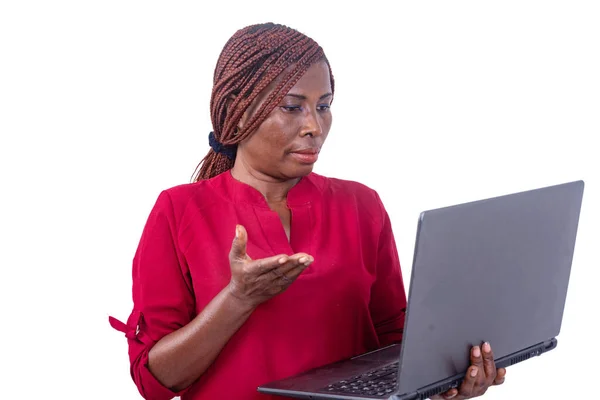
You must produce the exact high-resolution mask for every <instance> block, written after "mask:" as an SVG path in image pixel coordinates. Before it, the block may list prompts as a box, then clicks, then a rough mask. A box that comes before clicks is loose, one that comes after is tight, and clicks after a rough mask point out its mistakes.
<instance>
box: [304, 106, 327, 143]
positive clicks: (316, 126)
mask: <svg viewBox="0 0 600 400" xmlns="http://www.w3.org/2000/svg"><path fill="white" fill-rule="evenodd" d="M302 122H303V123H302V131H301V132H300V136H302V137H304V136H312V137H315V136H321V135H322V134H323V127H322V126H321V121H320V117H319V114H318V111H317V110H308V111H307V112H306V113H305V115H304V119H303V121H302Z"/></svg>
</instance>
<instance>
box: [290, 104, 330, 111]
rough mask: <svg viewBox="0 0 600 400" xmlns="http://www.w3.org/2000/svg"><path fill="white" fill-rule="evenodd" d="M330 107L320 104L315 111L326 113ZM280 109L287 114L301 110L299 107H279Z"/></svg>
mask: <svg viewBox="0 0 600 400" xmlns="http://www.w3.org/2000/svg"><path fill="white" fill-rule="evenodd" d="M330 107H331V106H330V105H328V104H321V105H319V106H317V110H319V111H327V110H329V108H330ZM281 108H282V109H283V110H284V111H287V112H294V111H300V110H302V107H300V106H281Z"/></svg>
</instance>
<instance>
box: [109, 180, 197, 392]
mask: <svg viewBox="0 0 600 400" xmlns="http://www.w3.org/2000/svg"><path fill="white" fill-rule="evenodd" d="M177 243H178V240H177V224H176V220H175V216H174V212H173V204H172V202H171V198H170V196H169V194H168V193H167V192H162V193H161V194H160V196H159V197H158V200H157V201H156V204H155V205H154V208H153V209H152V212H151V213H150V216H149V218H148V220H147V222H146V225H145V227H144V230H143V233H142V237H141V239H140V243H139V246H138V248H137V251H136V253H135V257H134V260H133V311H132V313H131V315H130V316H129V318H128V320H127V324H123V323H122V322H120V321H118V320H116V319H114V318H112V317H111V318H110V323H111V325H112V326H113V327H114V328H115V329H118V330H120V331H122V332H125V336H126V337H127V342H128V345H129V359H130V363H131V376H132V378H133V381H134V382H135V384H136V386H137V388H138V390H139V392H140V394H141V395H142V397H143V398H144V399H146V400H169V399H172V398H173V397H176V396H180V395H182V394H183V393H184V392H185V391H186V390H185V389H184V390H183V391H180V392H173V391H171V390H169V389H168V388H166V387H165V386H163V385H162V384H161V383H160V382H159V381H158V380H157V379H156V378H155V377H154V376H153V375H152V373H151V372H150V370H149V369H148V352H149V351H150V349H151V348H152V346H154V344H155V343H156V342H157V341H159V340H160V339H161V338H162V337H164V336H165V335H167V334H168V333H170V332H173V331H175V330H177V329H179V328H181V327H183V326H185V325H186V324H187V323H189V322H190V321H191V319H192V318H193V316H194V296H193V290H192V285H191V281H190V279H189V274H188V270H187V264H186V262H185V258H184V256H183V254H182V253H181V252H180V250H179V248H178V245H177Z"/></svg>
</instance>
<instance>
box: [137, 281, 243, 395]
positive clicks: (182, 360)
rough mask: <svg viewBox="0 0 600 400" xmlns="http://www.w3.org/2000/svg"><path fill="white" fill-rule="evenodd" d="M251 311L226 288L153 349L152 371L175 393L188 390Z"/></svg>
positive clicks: (150, 367) (151, 351) (151, 357)
mask: <svg viewBox="0 0 600 400" xmlns="http://www.w3.org/2000/svg"><path fill="white" fill-rule="evenodd" d="M252 311H253V307H251V306H249V305H245V304H243V303H242V302H240V300H239V299H237V298H236V297H234V296H232V295H231V294H230V291H229V288H228V287H226V288H225V289H223V290H222V291H221V292H220V293H219V294H218V295H217V296H216V297H215V298H214V299H213V300H212V301H211V302H210V303H209V304H208V305H207V306H206V307H205V308H204V310H203V311H202V312H201V313H200V314H199V315H198V316H196V318H194V319H193V320H192V321H191V322H190V323H189V324H187V325H186V326H184V327H183V328H181V329H178V330H177V331H175V332H172V333H170V334H169V335H167V336H165V337H164V338H162V339H161V340H159V341H158V342H157V343H156V344H155V345H154V346H153V347H152V349H151V350H150V352H149V354H148V368H149V369H150V372H152V374H153V375H154V376H155V377H156V379H158V380H159V381H160V382H161V383H162V384H163V385H164V386H166V387H168V388H170V389H171V390H173V391H179V390H182V389H184V388H186V387H188V386H189V385H191V384H192V383H194V382H195V381H196V380H197V379H198V378H199V377H200V376H201V375H202V374H203V373H204V372H205V371H206V370H207V369H208V367H209V366H210V365H211V364H212V363H213V361H214V360H215V359H216V358H217V356H218V354H219V353H220V352H221V350H222V349H223V347H224V346H225V345H226V344H227V342H228V341H229V339H231V337H232V336H233V335H234V334H235V332H236V331H237V330H238V329H239V328H240V327H241V326H242V325H243V324H244V323H245V322H246V320H247V319H248V317H250V315H251V314H252Z"/></svg>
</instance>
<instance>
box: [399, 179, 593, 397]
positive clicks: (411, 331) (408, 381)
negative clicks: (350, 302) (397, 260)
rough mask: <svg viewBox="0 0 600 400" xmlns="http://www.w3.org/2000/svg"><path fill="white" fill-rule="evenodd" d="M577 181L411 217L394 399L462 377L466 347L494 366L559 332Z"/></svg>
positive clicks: (571, 247) (577, 206) (577, 198)
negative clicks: (488, 355)
mask: <svg viewBox="0 0 600 400" xmlns="http://www.w3.org/2000/svg"><path fill="white" fill-rule="evenodd" d="M583 187H584V184H583V182H582V181H577V182H571V183H567V184H563V185H556V186H551V187H547V188H542V189H536V190H532V191H527V192H522V193H516V194H511V195H507V196H501V197H496V198H493V199H488V200H482V201H477V202H472V203H467V204H462V205H458V206H453V207H447V208H442V209H437V210H431V211H427V212H424V213H422V214H421V218H420V221H419V229H418V237H417V243H416V246H415V257H414V260H413V270H412V276H411V288H410V292H409V302H408V304H409V306H408V310H407V321H406V329H405V333H404V343H403V345H402V356H401V372H400V376H399V392H400V393H407V392H412V391H414V390H417V389H419V388H422V387H423V386H425V385H429V384H432V383H434V382H437V381H439V380H442V379H446V378H448V377H451V376H454V375H456V374H460V373H464V372H465V371H466V369H467V368H468V366H469V357H468V354H469V350H470V348H471V346H472V345H476V344H480V343H481V342H482V341H486V340H487V341H489V342H490V343H491V345H492V348H493V350H494V353H495V357H496V358H500V357H504V356H508V355H510V354H512V353H514V352H516V351H518V350H521V349H523V348H526V347H529V346H532V345H534V344H538V343H540V342H543V341H545V340H549V339H551V338H553V337H554V336H556V335H558V333H559V331H560V326H561V321H562V314H563V309H564V304H565V298H566V293H567V286H568V282H569V275H570V269H571V261H572V258H573V252H574V246H575V237H576V232H577V225H578V221H579V212H580V207H581V200H582V195H583Z"/></svg>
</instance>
